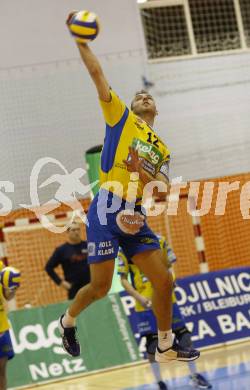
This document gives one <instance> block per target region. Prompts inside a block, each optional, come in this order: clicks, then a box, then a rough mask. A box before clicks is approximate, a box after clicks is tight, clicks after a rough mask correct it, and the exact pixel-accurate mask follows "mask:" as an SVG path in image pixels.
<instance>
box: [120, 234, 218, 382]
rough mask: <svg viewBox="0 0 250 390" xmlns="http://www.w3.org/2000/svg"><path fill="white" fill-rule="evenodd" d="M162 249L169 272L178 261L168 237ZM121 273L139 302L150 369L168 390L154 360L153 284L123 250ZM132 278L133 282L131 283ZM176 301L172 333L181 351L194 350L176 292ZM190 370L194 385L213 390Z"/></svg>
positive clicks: (138, 313) (140, 326) (191, 366)
mask: <svg viewBox="0 0 250 390" xmlns="http://www.w3.org/2000/svg"><path fill="white" fill-rule="evenodd" d="M158 239H159V243H160V247H161V249H162V251H163V254H164V259H165V265H166V267H167V268H168V269H170V268H171V266H172V264H173V263H174V262H175V261H176V256H175V254H174V252H173V251H172V249H171V248H170V246H169V245H168V243H167V241H166V239H165V237H163V236H158ZM118 262H119V265H118V274H119V275H120V278H121V284H122V286H123V287H124V289H125V290H126V291H127V292H128V293H129V294H130V295H131V296H132V297H134V298H135V300H136V306H135V311H136V318H137V319H136V322H137V324H136V325H137V330H138V333H139V334H140V336H141V337H146V349H147V356H148V359H149V362H150V365H151V369H152V372H153V375H154V377H155V380H156V382H157V384H158V387H159V389H162V390H167V389H168V387H167V384H166V383H165V382H164V380H163V379H162V376H161V371H160V366H159V363H157V362H156V361H155V359H154V353H155V348H156V346H157V338H158V337H157V324H156V319H155V316H154V314H153V311H152V293H153V288H152V285H151V283H150V281H149V280H148V279H147V278H146V276H145V275H144V274H143V273H142V272H141V271H140V270H139V268H138V267H137V266H136V265H135V264H133V262H132V261H131V260H130V259H127V258H126V256H125V255H124V252H123V251H122V249H121V248H120V250H119V252H118ZM128 276H130V280H131V283H130V282H129V281H128ZM172 301H173V317H172V331H173V333H174V334H175V338H176V341H177V342H178V344H180V345H181V347H182V348H191V347H192V341H191V334H190V332H189V331H188V329H187V327H186V324H185V320H184V318H183V316H182V314H181V312H180V309H179V307H178V304H177V302H176V297H175V293H174V292H173V296H172ZM188 364H189V370H190V380H191V384H192V385H193V386H194V387H196V388H200V389H211V388H212V385H211V384H210V383H209V382H208V381H207V380H206V378H204V377H203V376H202V375H201V374H199V373H197V370H196V365H195V363H194V362H188Z"/></svg>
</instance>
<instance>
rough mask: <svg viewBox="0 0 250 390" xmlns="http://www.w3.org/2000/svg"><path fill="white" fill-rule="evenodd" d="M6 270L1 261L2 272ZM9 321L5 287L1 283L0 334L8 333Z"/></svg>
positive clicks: (0, 268)
mask: <svg viewBox="0 0 250 390" xmlns="http://www.w3.org/2000/svg"><path fill="white" fill-rule="evenodd" d="M3 268H4V264H3V262H2V261H1V260H0V272H1V270H2V269H3ZM9 327H10V326H9V321H8V318H7V314H6V311H5V307H4V297H3V286H2V284H1V283H0V333H4V332H6V330H8V329H9Z"/></svg>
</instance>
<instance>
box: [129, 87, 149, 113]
mask: <svg viewBox="0 0 250 390" xmlns="http://www.w3.org/2000/svg"><path fill="white" fill-rule="evenodd" d="M142 93H148V91H146V89H141V90H140V91H137V92H136V93H135V95H134V97H133V100H132V102H131V105H130V109H131V110H133V101H134V99H135V97H136V96H137V95H141V94H142Z"/></svg>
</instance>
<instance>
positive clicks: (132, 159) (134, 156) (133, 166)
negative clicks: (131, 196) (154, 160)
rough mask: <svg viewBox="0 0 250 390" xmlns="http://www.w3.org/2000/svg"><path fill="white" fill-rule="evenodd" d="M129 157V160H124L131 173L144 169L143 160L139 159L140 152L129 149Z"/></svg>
mask: <svg viewBox="0 0 250 390" xmlns="http://www.w3.org/2000/svg"><path fill="white" fill-rule="evenodd" d="M128 149H129V156H128V159H127V160H123V162H124V164H125V165H126V167H127V170H128V171H129V172H139V171H140V169H141V168H143V160H142V159H140V158H139V153H138V150H136V149H135V148H132V146H130V147H129V148H128Z"/></svg>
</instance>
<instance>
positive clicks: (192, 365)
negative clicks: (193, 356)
mask: <svg viewBox="0 0 250 390" xmlns="http://www.w3.org/2000/svg"><path fill="white" fill-rule="evenodd" d="M188 365H189V371H190V373H191V375H192V376H193V375H194V374H196V364H195V362H188Z"/></svg>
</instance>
